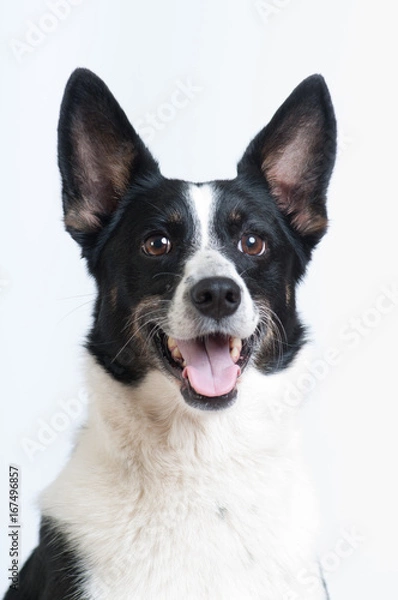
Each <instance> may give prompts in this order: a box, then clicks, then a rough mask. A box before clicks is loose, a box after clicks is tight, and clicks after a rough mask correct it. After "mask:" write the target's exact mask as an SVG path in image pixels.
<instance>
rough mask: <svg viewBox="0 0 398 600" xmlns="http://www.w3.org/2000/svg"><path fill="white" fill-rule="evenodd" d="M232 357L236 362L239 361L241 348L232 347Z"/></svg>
mask: <svg viewBox="0 0 398 600" xmlns="http://www.w3.org/2000/svg"><path fill="white" fill-rule="evenodd" d="M230 355H231V358H232V360H233V361H234V362H238V360H239V357H240V351H239V349H238V348H237V347H236V346H235V347H234V348H232V350H231V352H230Z"/></svg>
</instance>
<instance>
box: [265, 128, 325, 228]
mask: <svg viewBox="0 0 398 600" xmlns="http://www.w3.org/2000/svg"><path fill="white" fill-rule="evenodd" d="M316 132H317V128H316V127H314V128H313V127H311V128H310V127H309V126H301V128H300V129H299V131H298V132H297V133H296V135H295V136H294V137H292V138H291V139H290V140H288V141H287V142H285V143H284V144H283V145H281V147H280V148H279V149H277V150H276V151H275V150H274V151H273V152H271V153H270V154H268V153H267V154H266V156H265V158H264V160H263V163H262V169H263V172H264V173H265V176H266V178H267V181H268V183H269V185H270V187H271V192H272V194H273V195H274V196H275V198H276V200H277V203H278V206H279V207H280V209H281V211H282V212H284V213H285V214H287V215H292V224H293V225H294V226H295V227H296V229H297V230H298V231H300V233H305V234H309V233H315V232H317V231H321V230H323V229H325V228H326V224H327V220H326V218H325V217H324V216H323V215H320V214H318V213H317V212H316V210H315V209H314V207H313V206H312V205H311V201H312V200H313V198H312V196H313V193H314V187H315V186H314V184H315V183H316V164H315V159H314V146H315V145H316Z"/></svg>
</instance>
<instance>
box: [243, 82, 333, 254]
mask: <svg viewBox="0 0 398 600" xmlns="http://www.w3.org/2000/svg"><path fill="white" fill-rule="evenodd" d="M335 157H336V119H335V116H334V111H333V106H332V102H331V98H330V94H329V91H328V89H327V87H326V84H325V81H324V79H323V77H322V76H320V75H313V76H311V77H308V78H307V79H305V80H304V81H303V82H302V83H301V84H300V85H299V86H298V87H297V88H296V89H295V90H294V91H293V93H292V94H291V95H290V96H289V98H288V99H287V100H286V101H285V102H284V103H283V104H282V106H281V107H280V108H279V110H278V111H277V112H276V114H275V115H274V117H273V119H272V120H271V122H270V123H269V124H268V125H267V126H266V127H265V128H264V129H263V130H262V131H260V133H259V134H258V135H257V136H256V137H255V138H254V139H253V141H252V142H251V143H250V145H249V147H248V148H247V150H246V152H245V154H244V156H243V158H242V159H241V161H240V162H239V164H238V173H249V174H251V175H260V176H261V177H262V178H264V179H265V181H266V183H267V185H268V189H269V191H270V193H271V195H272V196H273V198H274V199H275V201H276V203H277V205H278V207H279V209H280V210H281V212H282V213H283V214H284V215H285V216H286V217H287V219H288V221H289V223H290V225H291V226H292V227H293V229H294V230H295V231H296V232H298V233H299V234H300V235H301V236H302V237H303V238H305V241H306V242H307V243H308V244H309V245H310V247H312V246H314V245H315V244H316V243H317V242H318V241H319V240H320V238H321V237H322V235H323V234H324V233H325V231H326V227H327V214H326V190H327V186H328V183H329V179H330V176H331V173H332V169H333V166H334V162H335Z"/></svg>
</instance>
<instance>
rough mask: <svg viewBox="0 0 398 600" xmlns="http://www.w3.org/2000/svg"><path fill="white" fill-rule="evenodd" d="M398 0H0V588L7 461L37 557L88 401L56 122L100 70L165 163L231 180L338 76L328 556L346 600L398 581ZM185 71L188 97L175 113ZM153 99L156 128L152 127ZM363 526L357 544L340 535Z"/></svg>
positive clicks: (199, 176)
mask: <svg viewBox="0 0 398 600" xmlns="http://www.w3.org/2000/svg"><path fill="white" fill-rule="evenodd" d="M394 8H395V7H394V4H393V2H392V1H390V2H388V1H383V0H382V1H380V2H378V3H376V2H371V1H370V0H333V1H332V0H329V1H319V0H269V1H263V2H256V1H255V0H241V1H238V0H235V1H229V2H228V1H227V0H218V1H214V0H202V1H199V0H193V1H191V2H186V1H184V0H168V2H162V1H161V0H152V2H147V3H144V2H138V1H137V0H134V1H132V2H129V3H128V2H123V1H122V0H113V1H112V2H110V1H106V0H96V1H94V0H30V1H29V2H27V1H22V0H21V1H20V2H14V3H11V2H7V3H6V2H4V1H3V2H2V3H1V11H2V12H1V19H0V23H1V25H0V26H1V44H2V45H1V49H2V77H1V81H2V94H1V100H0V102H1V112H0V115H1V119H2V125H1V138H2V156H1V164H2V167H3V175H2V185H1V190H2V198H1V224H0V227H1V237H0V310H1V313H0V319H1V348H0V352H1V359H0V360H1V362H0V364H1V387H0V393H1V405H2V410H3V415H2V420H1V421H2V433H1V440H2V467H1V477H0V480H1V489H0V507H1V511H0V513H1V515H2V516H1V526H2V528H1V536H0V539H1V563H0V567H1V580H0V589H3V588H4V589H5V587H6V577H7V568H8V560H9V559H8V541H7V524H8V481H7V480H8V465H9V464H10V463H15V464H17V465H19V467H20V471H21V490H20V491H21V519H22V523H23V528H22V534H21V543H22V558H26V557H27V555H28V554H29V552H30V551H31V549H32V548H33V546H34V545H35V544H36V542H37V531H38V522H39V517H38V513H37V511H36V508H35V499H36V497H37V494H38V492H39V491H40V490H41V489H43V487H45V486H46V485H47V484H48V483H49V482H50V481H51V480H52V479H53V478H54V477H55V476H56V474H57V473H58V472H59V470H60V468H61V466H62V465H63V464H64V462H65V461H66V460H67V456H68V454H69V452H70V450H71V448H72V444H73V434H74V431H75V430H76V428H77V426H78V424H79V422H80V421H81V419H82V414H83V412H84V406H83V405H84V393H83V392H82V389H81V383H80V381H81V376H80V371H79V369H80V366H79V360H80V356H81V350H80V348H81V345H82V341H83V339H84V334H85V332H86V331H87V329H88V325H89V322H90V314H91V307H92V301H93V291H94V289H93V284H92V282H91V281H90V280H89V278H88V276H87V274H86V271H85V266H84V264H83V262H82V261H80V260H79V249H78V247H77V245H76V244H75V243H74V242H73V241H72V240H71V239H70V238H69V236H68V235H67V234H66V233H65V232H64V231H63V226H62V222H61V200H60V183H59V175H58V171H57V163H56V127H57V118H58V111H59V105H60V101H61V97H62V93H63V89H64V86H65V83H66V81H67V78H68V77H69V75H70V73H71V72H72V71H73V69H74V68H75V67H77V66H86V67H88V68H90V69H92V70H93V71H94V72H96V73H97V74H98V75H99V76H100V77H102V78H103V79H104V80H105V82H106V83H107V84H108V86H109V87H110V89H111V90H112V91H113V93H114V94H115V96H116V98H117V99H118V100H119V102H120V103H121V105H122V107H123V108H124V109H125V110H126V112H127V114H128V116H129V117H130V118H131V120H132V122H133V124H136V125H137V127H138V125H139V127H138V128H141V130H142V131H143V128H145V127H146V128H147V129H146V135H147V136H148V139H147V143H148V145H149V147H150V148H151V150H152V152H153V153H154V155H155V156H156V157H157V158H158V159H159V161H160V164H161V167H162V170H163V172H164V174H165V175H168V176H175V177H180V178H183V179H191V180H194V181H200V180H207V179H211V178H223V177H233V176H234V173H235V165H236V162H237V160H238V159H239V157H240V155H241V154H242V152H243V151H244V149H245V147H246V145H247V144H248V142H249V141H250V139H251V137H252V136H253V135H254V134H255V133H256V132H257V131H258V130H259V129H260V128H261V127H263V125H265V124H266V122H267V121H268V120H269V118H270V117H271V116H272V114H273V112H274V111H275V110H276V109H277V108H278V106H279V105H280V103H281V102H282V101H283V100H284V99H285V98H286V97H287V95H288V94H289V93H290V92H291V91H292V89H293V88H294V87H295V86H296V85H297V84H298V83H299V82H300V81H301V80H302V79H304V78H305V77H306V76H307V75H310V74H312V73H315V72H320V73H322V74H323V75H324V76H325V78H326V80H327V83H328V85H329V87H330V90H331V93H332V96H333V100H334V103H335V108H336V112H337V116H338V122H339V134H340V141H339V156H338V162H337V165H336V169H335V173H334V176H333V180H332V185H331V187H330V194H329V212H330V217H331V227H330V231H329V233H328V235H327V236H326V238H325V239H324V240H323V242H322V244H321V246H320V247H319V249H318V250H317V252H316V253H315V256H314V260H313V263H312V265H310V269H309V273H308V276H307V278H306V281H305V282H304V284H303V285H302V287H301V292H300V297H299V301H300V310H301V312H302V314H303V317H304V319H305V321H306V322H307V323H309V324H310V325H311V332H312V337H313V338H314V340H315V353H316V356H317V358H318V360H319V361H320V363H322V364H324V365H325V364H326V365H327V363H326V362H325V357H327V356H329V355H330V352H331V351H334V352H335V355H337V356H338V358H337V359H336V360H335V361H334V365H333V366H329V367H327V368H326V367H325V369H324V371H323V372H321V371H322V370H321V369H320V370H319V371H318V372H316V373H315V374H314V380H315V386H313V390H312V393H311V394H310V397H309V400H308V402H307V403H306V406H305V407H304V409H303V422H304V430H305V440H306V450H307V454H308V460H309V464H310V466H311V468H312V471H313V475H314V479H315V482H316V485H317V487H318V489H319V494H320V500H321V508H322V513H323V527H322V531H321V539H320V553H321V558H322V559H323V561H324V563H325V566H326V571H327V579H328V583H329V587H330V592H331V598H332V600H352V599H353V598H361V600H374V599H375V598H383V600H393V599H394V600H395V599H396V598H397V597H398V578H397V575H398V567H397V565H398V550H397V548H398V545H397V536H398V519H397V516H396V512H397V506H398V489H397V487H398V486H397V466H396V459H397V455H398V436H397V435H396V428H397V417H398V407H397V400H398V397H397V385H396V371H395V369H396V368H397V365H396V362H397V352H396V346H395V343H394V342H395V339H396V337H397V336H396V334H397V324H398V306H397V304H398V294H397V287H396V286H397V285H398V272H397V250H396V244H395V239H396V238H395V231H396V219H397V216H398V215H397V209H396V203H397V201H398V198H397V192H396V185H395V181H394V178H395V174H396V159H397V152H396V138H397V134H398V128H397V106H398V85H397V74H396V73H397V69H396V57H397V52H398V48H397V44H396V42H395V40H396V12H395V11H394ZM181 85H185V86H186V87H188V88H189V89H190V92H189V94H188V93H187V94H188V95H187V102H186V105H185V106H184V107H180V108H177V109H175V110H174V112H173V111H171V112H170V110H168V111H167V109H164V104H167V103H170V99H171V98H172V95H173V92H174V91H175V89H176V88H177V87H178V86H181ZM148 113H153V114H155V115H157V117H158V125H157V129H152V130H150V131H148V118H149V117H148ZM159 115H160V116H159ZM149 138H150V139H149ZM394 286H395V287H394ZM394 333H395V336H394ZM320 363H316V364H318V366H319V364H320ZM56 429H58V431H56ZM32 442H33V443H34V444H37V446H33V448H34V449H33V450H32V445H31V444H32ZM29 443H30V446H29ZM27 444H28V446H29V447H30V448H31V450H30V451H28V450H27ZM115 498H117V494H116V495H115ZM347 535H351V542H350V543H351V545H349V544H347V543H346V544H341V543H340V542H341V540H342V539H344V538H347ZM352 536H354V539H352ZM343 547H344V552H343V551H342V548H343ZM275 600H277V599H275Z"/></svg>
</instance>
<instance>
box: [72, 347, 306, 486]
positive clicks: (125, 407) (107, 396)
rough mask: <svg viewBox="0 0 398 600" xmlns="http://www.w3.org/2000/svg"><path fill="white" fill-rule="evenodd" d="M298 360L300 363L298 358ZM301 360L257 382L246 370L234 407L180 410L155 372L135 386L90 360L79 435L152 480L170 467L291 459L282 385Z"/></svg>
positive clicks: (291, 424) (177, 397)
mask: <svg viewBox="0 0 398 600" xmlns="http://www.w3.org/2000/svg"><path fill="white" fill-rule="evenodd" d="M301 359H302V357H301ZM301 370H302V360H299V361H296V362H295V364H294V365H293V366H292V367H290V368H289V369H288V370H287V371H286V370H285V371H284V372H283V373H281V374H279V375H278V374H276V375H272V376H264V375H262V374H260V373H259V372H257V370H256V369H255V368H254V367H251V368H249V369H248V370H247V372H246V373H245V376H244V377H243V378H242V381H241V382H240V384H239V391H238V397H237V400H236V402H235V404H234V405H233V406H232V407H230V408H228V409H226V410H222V411H202V410H196V409H192V408H191V407H189V406H187V405H186V404H185V402H184V399H183V398H182V396H181V394H180V391H179V389H178V386H177V384H176V383H174V382H173V381H170V380H169V379H168V378H167V377H166V376H165V375H164V374H162V373H161V372H160V371H156V372H155V371H154V372H151V373H150V374H149V375H148V376H147V377H146V379H145V380H144V381H143V382H142V383H141V384H140V385H139V386H137V387H133V386H129V385H125V384H121V383H120V382H118V381H116V380H114V379H113V378H112V377H111V376H110V375H109V374H108V373H106V372H105V371H104V370H103V368H102V367H100V366H99V365H97V364H96V362H95V361H94V360H93V359H92V358H91V357H90V358H89V359H88V364H87V386H88V390H89V398H90V406H89V419H88V424H87V429H86V432H85V434H84V435H83V438H82V440H81V443H83V444H84V437H85V436H86V437H87V438H89V439H87V442H88V443H87V446H88V447H89V448H90V449H91V451H92V449H93V447H94V448H96V450H95V452H98V453H99V455H102V457H103V458H106V460H107V461H109V460H112V457H113V458H114V460H115V461H117V462H118V463H119V464H120V462H121V461H124V463H125V465H126V468H128V467H129V466H130V467H131V468H133V469H134V470H136V469H137V465H140V472H142V470H144V471H146V470H147V471H148V472H150V473H151V474H152V476H153V475H154V474H156V473H157V472H159V471H161V472H162V473H163V475H164V473H165V471H167V470H170V469H178V470H180V469H184V468H187V467H189V468H192V469H197V468H200V467H201V465H206V468H207V467H208V464H209V463H211V464H212V465H213V467H214V469H215V472H217V469H218V470H219V469H220V468H227V466H228V464H229V463H230V462H231V461H233V463H234V465H235V466H236V462H237V461H238V460H239V461H241V462H242V465H246V468H247V465H248V464H250V463H252V462H253V461H254V462H257V461H264V459H266V458H267V456H273V457H275V456H276V455H280V454H281V455H283V456H285V457H286V455H288V454H289V455H290V454H291V452H292V447H293V446H294V445H295V444H294V442H295V432H296V427H295V418H294V412H293V411H292V409H291V407H289V406H288V405H287V404H286V403H285V398H284V394H285V392H286V389H287V388H286V382H287V381H289V380H290V381H292V380H293V381H294V380H295V378H297V376H298V373H299V372H300V371H301Z"/></svg>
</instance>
